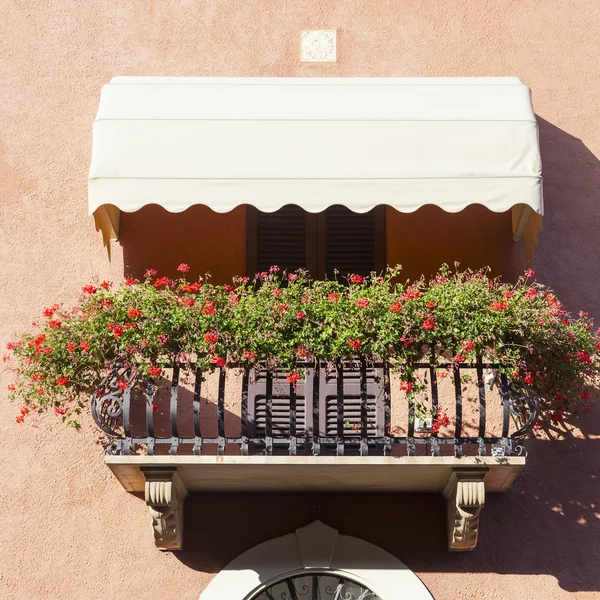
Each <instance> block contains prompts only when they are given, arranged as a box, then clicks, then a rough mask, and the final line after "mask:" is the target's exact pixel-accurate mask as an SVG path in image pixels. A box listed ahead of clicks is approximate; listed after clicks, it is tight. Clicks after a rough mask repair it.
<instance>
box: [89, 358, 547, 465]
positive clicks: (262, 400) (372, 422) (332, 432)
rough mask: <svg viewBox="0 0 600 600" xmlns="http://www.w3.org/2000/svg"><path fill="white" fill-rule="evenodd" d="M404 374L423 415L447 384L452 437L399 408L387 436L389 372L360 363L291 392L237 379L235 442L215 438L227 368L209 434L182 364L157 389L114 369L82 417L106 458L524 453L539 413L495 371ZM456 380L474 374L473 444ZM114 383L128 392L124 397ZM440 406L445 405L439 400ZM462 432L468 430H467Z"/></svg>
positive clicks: (450, 368) (445, 366) (262, 373)
mask: <svg viewBox="0 0 600 600" xmlns="http://www.w3.org/2000/svg"><path fill="white" fill-rule="evenodd" d="M413 366H414V367H415V368H416V369H420V370H421V371H422V372H425V373H427V387H428V398H429V400H430V409H431V411H432V412H435V411H436V410H437V408H438V407H439V406H440V392H439V376H438V373H439V372H440V370H443V371H444V372H445V373H447V377H449V378H451V380H452V381H453V396H454V398H453V403H454V412H453V421H454V422H453V424H452V426H451V427H450V430H451V431H452V434H450V435H442V434H440V433H439V432H438V431H437V430H436V429H435V428H431V427H429V428H428V427H427V426H425V427H416V426H417V424H419V421H420V424H421V425H423V419H420V420H419V419H416V418H415V416H416V413H418V410H417V411H415V406H414V405H413V404H411V403H409V402H408V401H406V405H405V406H404V408H403V410H404V412H405V413H406V415H407V419H406V421H407V426H406V428H405V431H404V435H396V434H395V431H394V429H393V427H392V422H393V419H392V416H393V415H392V406H394V407H396V408H397V407H398V404H397V402H394V403H392V394H391V373H390V368H389V366H388V365H385V364H382V363H368V362H367V361H366V360H364V359H362V360H357V361H352V362H346V363H342V362H339V363H337V364H335V365H327V364H325V363H318V362H317V363H302V364H298V365H297V368H298V370H299V371H300V372H301V373H302V374H303V375H304V376H303V377H302V378H301V379H300V380H299V381H298V382H296V383H293V384H292V383H289V382H288V381H287V379H286V376H285V373H283V372H282V371H277V370H274V371H269V370H260V369H256V368H255V369H247V370H242V371H241V373H242V382H241V391H240V392H239V393H240V394H241V397H239V396H238V399H239V401H240V404H241V406H240V411H239V421H240V427H239V428H238V429H239V431H240V435H236V436H235V437H231V436H227V435H226V431H225V420H226V419H225V416H226V408H225V407H226V395H228V397H231V391H230V390H226V383H227V376H226V374H227V371H228V370H231V369H232V367H231V365H230V366H229V367H227V368H223V369H219V370H218V371H217V372H218V384H217V385H216V388H217V393H216V403H215V404H216V407H215V408H216V427H214V429H215V431H214V432H213V433H216V435H214V434H213V433H211V432H210V431H209V429H212V426H209V424H208V421H209V418H210V417H209V415H208V414H203V409H202V405H203V402H202V391H203V383H204V381H205V378H204V377H203V373H202V372H201V371H200V370H199V369H196V368H195V366H194V365H190V364H186V365H180V364H177V363H175V364H174V366H173V368H172V373H171V374H170V375H169V378H168V380H161V381H160V382H157V381H155V380H154V379H148V380H147V381H138V379H137V376H136V370H135V367H133V366H131V365H129V366H125V365H122V364H117V365H115V367H114V368H113V369H112V370H111V372H110V373H109V374H108V376H107V377H106V378H105V379H104V381H103V382H102V383H101V385H100V386H99V390H98V391H97V392H96V393H95V394H94V395H93V397H92V405H91V409H92V415H93V418H94V420H95V421H96V423H97V424H98V426H99V427H100V429H101V430H102V431H103V432H104V433H105V434H106V435H107V437H108V444H107V446H106V451H107V453H111V454H121V455H129V454H136V453H138V452H143V453H146V454H149V455H152V454H155V453H156V454H171V455H177V454H194V455H201V454H204V453H207V454H217V455H224V454H226V453H228V452H232V453H235V454H241V455H267V456H268V455H273V454H279V455H281V454H285V455H291V456H294V455H297V454H298V455H314V456H318V455H337V456H342V455H358V456H388V455H398V454H400V455H402V454H403V455H408V456H416V455H418V454H419V455H421V454H430V455H433V456H439V455H442V454H443V455H454V456H461V455H462V454H463V452H464V453H465V454H475V455H479V456H490V455H491V456H499V457H501V456H511V455H521V454H523V453H524V449H523V445H522V441H523V439H524V437H525V436H526V435H527V433H528V432H529V431H530V430H531V429H532V428H533V426H534V424H535V422H536V420H537V417H538V413H539V398H538V396H537V394H536V393H535V392H534V391H533V390H532V389H531V388H528V387H524V386H522V385H518V384H515V383H513V382H509V380H508V378H507V377H506V376H505V375H503V374H498V369H499V365H497V364H489V363H485V362H483V360H482V359H481V358H480V357H478V359H477V361H476V362H475V363H459V364H456V363H448V362H438V360H437V358H436V356H435V354H434V353H433V352H432V353H431V356H430V361H429V362H423V363H419V364H416V365H413ZM184 372H185V373H187V374H190V373H191V378H192V381H191V382H190V388H189V390H188V393H187V394H186V396H187V397H186V398H183V399H182V398H181V395H182V394H181V393H180V391H181V389H182V385H181V382H180V379H181V377H182V375H183V373H184ZM466 373H472V374H474V375H475V378H473V381H474V383H475V382H476V388H475V391H476V398H477V400H476V401H475V402H472V403H471V404H477V405H478V406H476V410H475V411H474V407H473V406H469V407H468V408H469V410H470V414H473V412H475V414H476V413H478V417H475V418H476V419H478V423H477V424H476V425H475V427H476V429H477V433H476V434H475V435H473V433H472V432H471V435H465V433H464V431H463V429H464V425H465V423H464V422H463V421H464V418H463V417H464V409H465V406H464V404H465V403H464V401H463V381H462V377H463V376H464V375H465V374H466ZM492 380H496V381H495V386H496V389H498V391H499V402H500V403H501V410H502V417H501V421H502V422H501V432H498V433H499V434H498V435H490V434H489V433H488V432H487V431H486V415H487V412H488V408H489V407H488V399H489V396H488V394H487V393H486V387H487V388H488V390H487V391H489V386H490V384H491V382H492ZM123 381H125V382H127V383H128V387H127V388H126V389H124V390H123V389H121V388H122V387H124V386H123ZM119 382H121V385H119ZM165 386H166V389H165ZM192 390H193V391H192ZM236 393H237V392H236ZM161 394H162V400H161V402H162V405H161V406H162V408H161V410H160V411H158V410H157V408H158V407H157V404H156V403H155V400H156V399H157V397H158V396H159V395H161ZM497 397H498V394H497ZM444 402H445V405H446V406H447V399H445V400H444ZM204 411H205V412H206V402H204ZM159 412H160V414H158V413H159ZM164 413H168V415H165V414H164ZM166 416H168V423H166V422H165V421H166ZM158 420H160V423H161V424H160V426H158V425H157V422H158ZM182 424H183V425H185V427H183V426H182ZM184 429H185V431H184ZM469 429H471V430H472V429H473V425H472V424H471V425H470V427H469ZM467 448H468V450H467Z"/></svg>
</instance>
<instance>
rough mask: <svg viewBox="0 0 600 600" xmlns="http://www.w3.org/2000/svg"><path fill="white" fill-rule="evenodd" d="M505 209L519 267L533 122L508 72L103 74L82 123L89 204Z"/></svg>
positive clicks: (533, 178)
mask: <svg viewBox="0 0 600 600" xmlns="http://www.w3.org/2000/svg"><path fill="white" fill-rule="evenodd" d="M475 203H477V204H483V205H485V206H486V207H488V208H489V209H490V210H492V211H495V212H504V211H507V210H509V209H511V208H513V207H515V208H514V210H513V231H514V235H515V239H517V240H520V239H522V240H523V241H524V242H525V245H526V252H527V255H528V260H529V261H530V260H531V256H532V252H533V245H534V244H535V243H536V241H537V231H538V229H539V227H540V225H541V217H540V215H541V214H542V212H543V203H542V178H541V161H540V152H539V143H538V136H537V123H536V120H535V115H534V113H533V108H532V104H531V96H530V92H529V89H528V88H527V87H526V86H524V85H523V84H522V83H521V82H520V81H519V80H518V79H517V78H510V77H507V78H504V77H503V78H381V79H380V78H343V79H342V78H204V77H186V78H179V77H115V78H114V79H113V80H112V81H111V82H110V83H109V84H108V85H106V86H104V88H103V89H102V95H101V99H100V107H99V110H98V115H97V117H96V120H95V122H94V137H93V150H92V162H91V168H90V176H89V208H90V213H93V214H94V216H95V219H96V226H97V228H98V229H101V230H102V232H103V236H104V240H105V243H108V240H109V239H110V238H115V237H117V236H118V223H119V211H120V210H122V211H126V212H132V211H136V210H139V209H140V208H142V207H143V206H145V205H147V204H159V205H160V206H162V207H164V208H165V209H167V210H169V211H171V212H180V211H183V210H185V209H186V208H188V207H190V206H192V205H194V204H204V205H206V206H209V207H210V208H211V209H213V210H214V211H217V212H227V211H230V210H232V209H233V208H235V207H236V206H238V205H240V204H249V205H253V206H255V207H256V208H258V209H259V210H261V211H266V212H272V211H275V210H277V209H279V208H281V207H282V206H284V205H286V204H297V205H299V206H301V207H302V208H304V209H305V210H307V211H310V212H320V211H322V210H324V209H325V208H327V207H328V206H332V205H335V204H342V205H345V206H347V207H348V208H350V209H352V210H353V211H356V212H366V211H368V210H370V209H372V208H373V207H375V206H377V205H381V204H384V205H389V206H391V207H393V208H395V209H396V210H399V211H402V212H412V211H415V210H417V209H418V208H420V207H421V206H423V205H426V204H434V205H437V206H439V207H441V208H442V209H444V210H446V211H449V212H457V211H460V210H462V209H463V208H465V207H466V206H468V205H469V204H475Z"/></svg>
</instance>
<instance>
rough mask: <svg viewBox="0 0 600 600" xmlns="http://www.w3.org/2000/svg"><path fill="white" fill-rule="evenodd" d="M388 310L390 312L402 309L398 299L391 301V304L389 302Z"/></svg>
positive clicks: (397, 311)
mask: <svg viewBox="0 0 600 600" xmlns="http://www.w3.org/2000/svg"><path fill="white" fill-rule="evenodd" d="M390 311H391V312H395V313H399V312H401V311H402V304H401V303H400V302H398V301H396V302H393V303H392V304H390Z"/></svg>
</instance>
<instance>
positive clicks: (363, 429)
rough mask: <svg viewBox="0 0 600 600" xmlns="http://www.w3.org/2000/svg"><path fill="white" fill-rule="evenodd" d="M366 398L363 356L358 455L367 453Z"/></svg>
mask: <svg viewBox="0 0 600 600" xmlns="http://www.w3.org/2000/svg"><path fill="white" fill-rule="evenodd" d="M367 403H368V398H367V363H366V362H365V359H364V358H361V359H360V450H359V451H360V455H361V456H367V455H368V454H369V446H368V443H367V435H368V426H369V423H368V412H367V409H368V405H367Z"/></svg>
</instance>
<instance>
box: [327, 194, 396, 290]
mask: <svg viewBox="0 0 600 600" xmlns="http://www.w3.org/2000/svg"><path fill="white" fill-rule="evenodd" d="M319 245H320V248H321V251H320V252H319V271H320V276H321V277H323V276H324V275H326V276H327V278H328V279H331V278H332V277H333V276H334V273H335V270H336V269H337V271H338V272H339V274H340V275H341V276H342V277H343V276H345V275H348V274H349V273H357V274H359V275H368V274H369V273H371V271H376V272H377V273H380V272H382V271H383V270H384V269H385V264H386V257H385V252H386V249H385V207H384V206H378V207H377V208H374V209H373V210H371V211H369V212H368V213H355V212H352V211H351V210H350V209H348V208H346V207H345V206H332V207H331V208H328V209H327V210H326V211H325V212H324V213H321V214H320V215H319Z"/></svg>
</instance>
